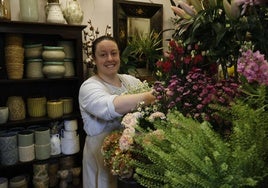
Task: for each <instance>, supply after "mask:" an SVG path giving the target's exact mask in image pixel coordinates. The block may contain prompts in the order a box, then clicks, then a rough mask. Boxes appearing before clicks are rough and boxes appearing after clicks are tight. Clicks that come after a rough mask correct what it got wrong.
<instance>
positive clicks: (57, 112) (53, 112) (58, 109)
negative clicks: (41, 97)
mask: <svg viewBox="0 0 268 188" xmlns="http://www.w3.org/2000/svg"><path fill="white" fill-rule="evenodd" d="M47 116H48V117H49V118H53V119H54V118H60V117H62V116H63V103H62V101H61V100H49V101H47Z"/></svg>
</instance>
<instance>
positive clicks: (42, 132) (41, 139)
mask: <svg viewBox="0 0 268 188" xmlns="http://www.w3.org/2000/svg"><path fill="white" fill-rule="evenodd" d="M34 138H35V144H37V145H47V144H50V129H49V128H48V127H39V128H37V129H35V130H34Z"/></svg>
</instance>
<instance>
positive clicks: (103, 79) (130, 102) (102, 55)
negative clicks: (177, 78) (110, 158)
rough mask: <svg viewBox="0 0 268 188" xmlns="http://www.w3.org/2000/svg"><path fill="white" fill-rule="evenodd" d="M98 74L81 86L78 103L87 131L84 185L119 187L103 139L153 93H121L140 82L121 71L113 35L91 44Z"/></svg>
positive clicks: (100, 38)
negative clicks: (105, 158) (103, 150)
mask: <svg viewBox="0 0 268 188" xmlns="http://www.w3.org/2000/svg"><path fill="white" fill-rule="evenodd" d="M92 54H93V55H92V57H93V60H94V63H95V67H96V71H95V73H96V74H95V75H94V76H92V77H90V78H89V79H87V80H86V81H85V82H84V83H83V84H82V85H81V87H80V91H79V105H80V111H81V115H82V119H83V122H84V130H85V132H86V134H87V137H86V141H85V146H84V153H83V187H84V188H116V187H117V181H116V177H115V176H112V175H111V173H110V172H109V169H107V167H105V166H104V164H103V157H102V154H101V146H102V143H103V140H104V138H105V137H106V136H107V135H108V134H109V133H110V132H111V131H113V130H115V129H119V128H120V127H121V125H120V117H122V116H123V115H124V114H126V113H128V112H130V111H132V110H133V109H135V108H136V106H137V105H138V104H139V103H140V102H144V103H145V104H146V105H149V104H151V103H152V102H153V101H154V100H155V97H154V96H153V95H152V92H144V93H139V94H129V95H121V94H122V93H124V92H126V91H127V90H128V89H129V88H130V87H131V86H135V85H137V84H139V83H140V82H141V81H140V80H139V79H137V78H135V77H133V76H130V75H126V74H118V70H119V67H120V54H119V48H118V45H117V42H116V41H115V40H114V38H112V37H110V36H101V37H99V38H97V39H96V40H95V41H94V42H93V45H92Z"/></svg>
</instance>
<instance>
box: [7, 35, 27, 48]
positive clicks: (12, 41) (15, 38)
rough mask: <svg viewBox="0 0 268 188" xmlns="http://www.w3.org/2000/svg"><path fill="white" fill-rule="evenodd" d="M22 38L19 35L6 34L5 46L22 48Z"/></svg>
mask: <svg viewBox="0 0 268 188" xmlns="http://www.w3.org/2000/svg"><path fill="white" fill-rule="evenodd" d="M22 44H23V37H22V35H21V34H13V33H8V34H6V37H5V45H6V46H7V45H17V46H22Z"/></svg>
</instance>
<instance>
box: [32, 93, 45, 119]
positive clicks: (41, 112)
mask: <svg viewBox="0 0 268 188" xmlns="http://www.w3.org/2000/svg"><path fill="white" fill-rule="evenodd" d="M46 103H47V99H46V97H29V98H27V109H28V114H29V116H30V117H43V116H45V115H46V113H47V108H46Z"/></svg>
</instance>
